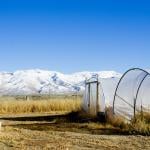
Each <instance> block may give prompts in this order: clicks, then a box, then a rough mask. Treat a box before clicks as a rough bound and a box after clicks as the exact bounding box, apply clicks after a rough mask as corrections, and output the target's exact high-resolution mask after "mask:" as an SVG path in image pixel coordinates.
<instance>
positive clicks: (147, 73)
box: [113, 68, 150, 117]
mask: <svg viewBox="0 0 150 150" xmlns="http://www.w3.org/2000/svg"><path fill="white" fill-rule="evenodd" d="M135 70H139V71H142V72H145V76H144V77H143V79H142V80H141V82H140V84H139V86H138V89H137V93H136V97H135V99H134V117H135V111H136V101H137V98H138V94H139V91H140V88H141V86H142V83H143V82H144V80H145V79H146V77H147V76H148V75H150V73H149V72H148V71H146V70H144V69H141V68H131V69H129V70H127V71H126V72H125V73H124V74H123V75H122V77H121V78H120V80H119V82H118V84H117V87H116V90H115V94H114V99H113V114H115V101H116V96H117V91H118V88H119V85H120V83H121V81H122V80H123V79H124V77H125V76H126V74H128V73H129V72H131V71H135Z"/></svg>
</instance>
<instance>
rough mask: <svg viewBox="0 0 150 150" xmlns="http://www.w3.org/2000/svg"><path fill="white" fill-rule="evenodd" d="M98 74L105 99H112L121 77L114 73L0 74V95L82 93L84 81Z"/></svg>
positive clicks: (53, 72) (24, 72) (30, 72)
mask: <svg viewBox="0 0 150 150" xmlns="http://www.w3.org/2000/svg"><path fill="white" fill-rule="evenodd" d="M95 74H98V75H99V79H100V81H101V83H102V87H103V90H104V94H105V97H106V99H108V98H109V99H110V97H112V95H113V92H114V90H115V87H116V84H117V82H118V80H119V78H120V76H121V74H120V73H117V72H114V71H100V72H78V73H74V74H62V73H59V72H55V71H45V70H39V69H36V70H23V71H16V72H14V73H10V72H1V73H0V95H34V94H67V93H76V92H81V93H82V92H83V90H84V83H85V80H86V79H88V78H90V77H92V76H93V75H95Z"/></svg>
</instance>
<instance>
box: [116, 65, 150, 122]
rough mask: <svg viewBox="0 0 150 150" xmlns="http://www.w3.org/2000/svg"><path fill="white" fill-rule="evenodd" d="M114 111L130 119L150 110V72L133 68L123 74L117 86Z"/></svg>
mask: <svg viewBox="0 0 150 150" xmlns="http://www.w3.org/2000/svg"><path fill="white" fill-rule="evenodd" d="M113 112H114V114H116V115H120V116H122V117H124V118H126V119H128V120H131V119H132V118H134V117H135V115H136V114H138V113H142V112H150V72H148V71H146V70H143V69H140V68H132V69H130V70H128V71H126V72H125V73H124V74H123V76H122V77H121V79H120V81H119V83H118V85H117V87H116V91H115V95H114V101H113Z"/></svg>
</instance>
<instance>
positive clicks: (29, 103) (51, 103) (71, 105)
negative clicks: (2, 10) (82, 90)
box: [0, 96, 81, 114]
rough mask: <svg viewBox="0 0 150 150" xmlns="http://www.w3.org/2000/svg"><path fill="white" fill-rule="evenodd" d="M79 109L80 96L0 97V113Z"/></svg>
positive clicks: (50, 111)
mask: <svg viewBox="0 0 150 150" xmlns="http://www.w3.org/2000/svg"><path fill="white" fill-rule="evenodd" d="M80 109H81V97H71V96H68V97H43V98H41V97H38V96H36V97H35V96H34V97H29V99H27V100H26V99H25V98H24V97H13V98H12V97H10V98H9V97H1V98H0V114H31V113H53V112H63V111H66V112H71V111H79V110H80Z"/></svg>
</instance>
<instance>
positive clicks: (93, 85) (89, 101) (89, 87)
mask: <svg viewBox="0 0 150 150" xmlns="http://www.w3.org/2000/svg"><path fill="white" fill-rule="evenodd" d="M83 109H84V110H85V111H86V112H87V113H88V114H90V115H91V116H97V115H102V114H104V113H105V98H104V94H103V89H102V86H101V84H100V82H99V81H98V77H92V78H91V79H89V80H87V81H86V82H85V93H84V99H83Z"/></svg>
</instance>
